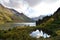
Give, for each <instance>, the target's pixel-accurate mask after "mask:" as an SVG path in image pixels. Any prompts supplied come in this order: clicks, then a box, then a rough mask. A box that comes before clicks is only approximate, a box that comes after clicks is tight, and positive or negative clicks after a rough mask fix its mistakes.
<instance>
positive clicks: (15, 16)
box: [0, 4, 33, 23]
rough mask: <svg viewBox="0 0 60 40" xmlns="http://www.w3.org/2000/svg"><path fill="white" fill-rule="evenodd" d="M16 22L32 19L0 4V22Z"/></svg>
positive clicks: (30, 20)
mask: <svg viewBox="0 0 60 40" xmlns="http://www.w3.org/2000/svg"><path fill="white" fill-rule="evenodd" d="M18 22H33V20H32V19H30V18H29V17H27V16H26V15H24V14H23V13H19V12H17V11H16V10H14V9H8V8H6V7H4V6H3V5H1V4H0V23H18Z"/></svg>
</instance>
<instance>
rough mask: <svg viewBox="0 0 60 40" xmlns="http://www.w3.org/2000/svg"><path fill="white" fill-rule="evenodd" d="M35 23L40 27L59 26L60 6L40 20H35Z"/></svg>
mask: <svg viewBox="0 0 60 40" xmlns="http://www.w3.org/2000/svg"><path fill="white" fill-rule="evenodd" d="M36 24H37V25H40V26H42V27H46V26H47V27H51V28H60V27H59V26H60V8H58V9H57V11H56V12H54V14H53V15H51V16H46V17H44V18H43V19H42V20H38V21H37V22H36Z"/></svg>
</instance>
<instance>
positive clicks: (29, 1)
mask: <svg viewBox="0 0 60 40" xmlns="http://www.w3.org/2000/svg"><path fill="white" fill-rule="evenodd" d="M25 1H27V2H28V3H29V5H30V6H34V5H36V4H37V3H39V2H40V1H41V0H25Z"/></svg>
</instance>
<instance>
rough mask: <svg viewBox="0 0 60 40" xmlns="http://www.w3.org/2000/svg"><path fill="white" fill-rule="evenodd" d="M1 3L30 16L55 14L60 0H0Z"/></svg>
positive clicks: (59, 5)
mask: <svg viewBox="0 0 60 40" xmlns="http://www.w3.org/2000/svg"><path fill="white" fill-rule="evenodd" d="M0 3H1V4H2V5H4V6H5V7H8V8H13V9H15V10H17V11H18V12H23V13H24V14H25V15H27V16H28V17H38V16H40V15H49V14H53V13H54V12H55V11H56V10H57V9H58V8H59V7H60V0H0Z"/></svg>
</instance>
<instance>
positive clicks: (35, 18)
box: [31, 15, 45, 21]
mask: <svg viewBox="0 0 60 40" xmlns="http://www.w3.org/2000/svg"><path fill="white" fill-rule="evenodd" d="M43 17H45V15H40V16H39V17H34V18H31V19H33V20H35V21H37V20H38V19H41V20H42V19H43Z"/></svg>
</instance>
